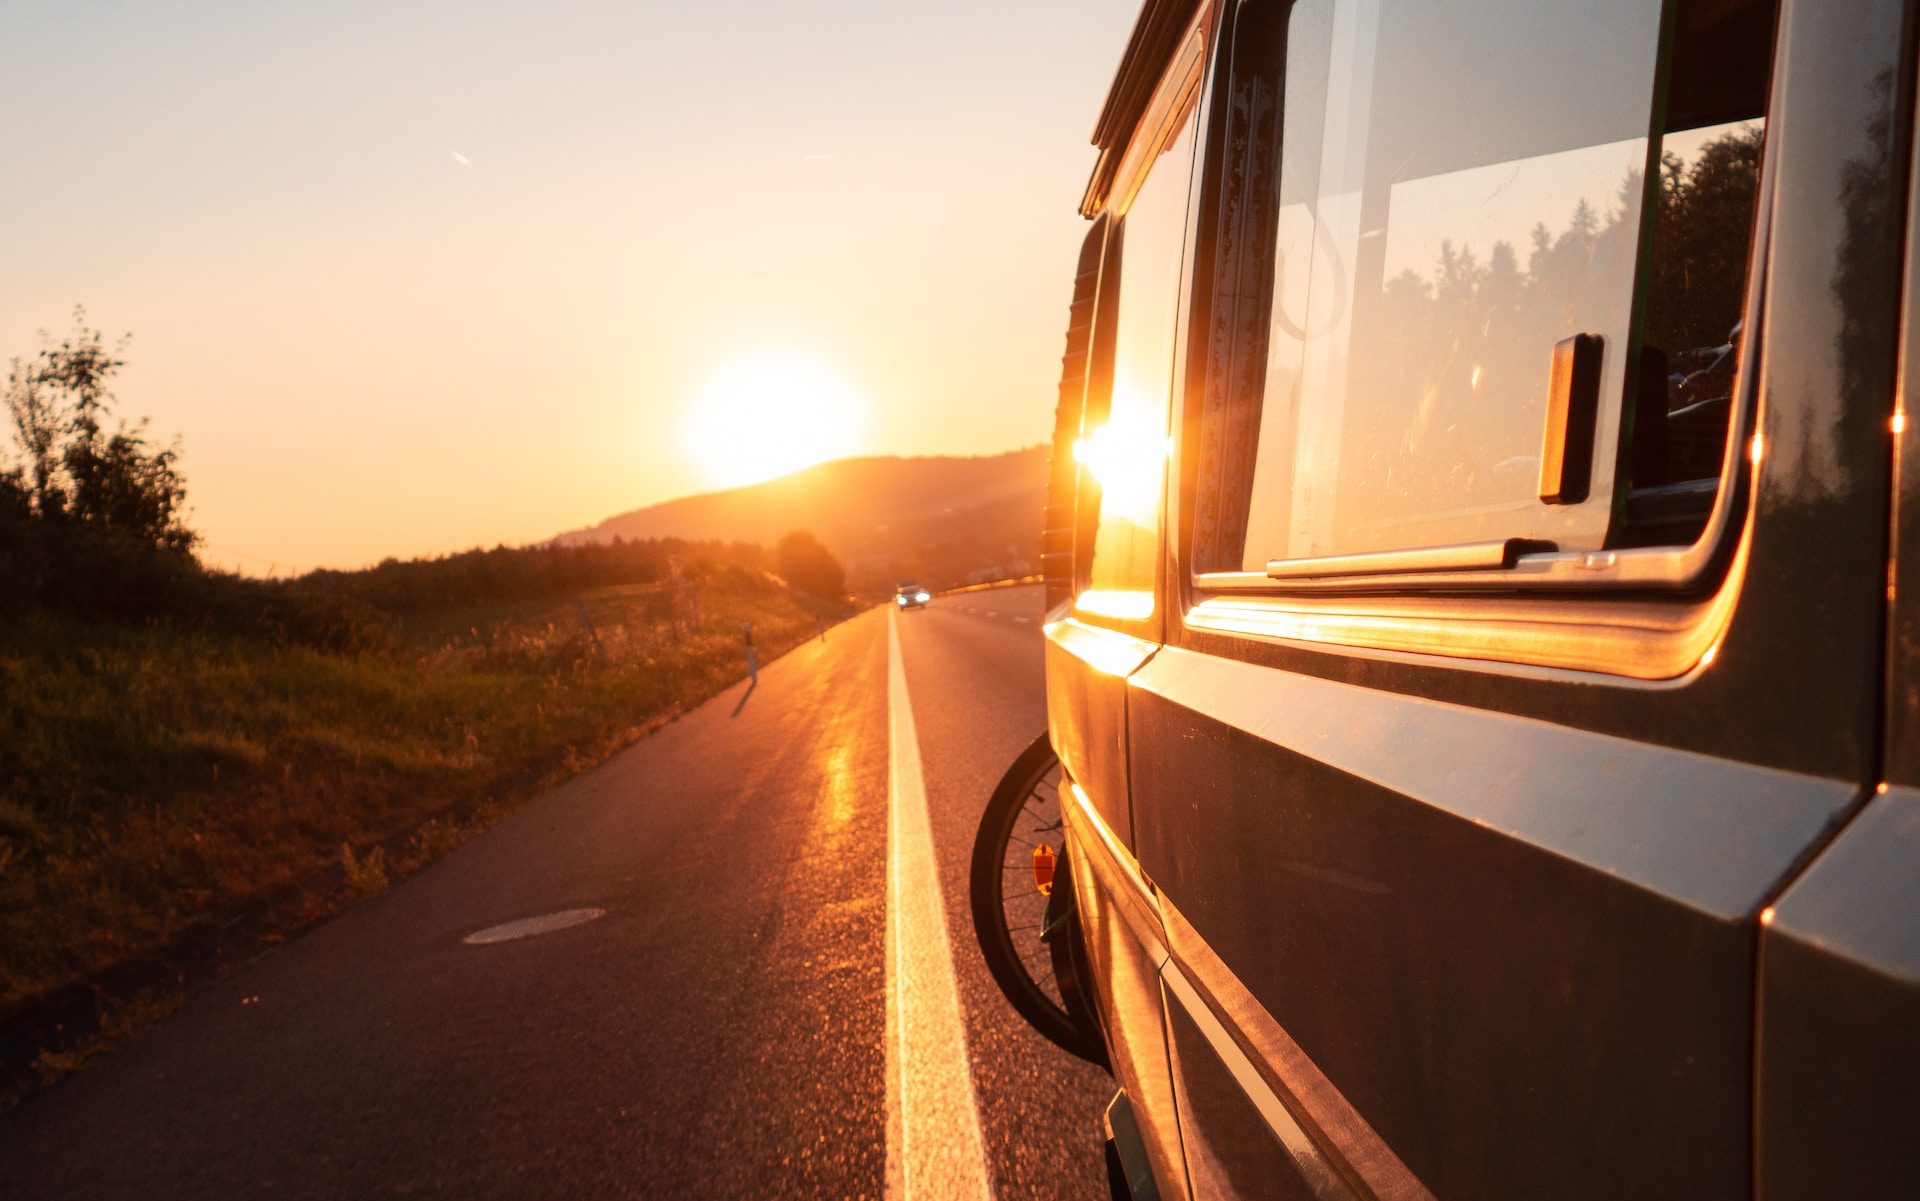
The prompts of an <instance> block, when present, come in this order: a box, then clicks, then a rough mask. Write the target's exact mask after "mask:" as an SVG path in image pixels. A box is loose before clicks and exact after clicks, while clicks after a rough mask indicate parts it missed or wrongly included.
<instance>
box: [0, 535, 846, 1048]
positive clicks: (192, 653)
mask: <svg viewBox="0 0 1920 1201" xmlns="http://www.w3.org/2000/svg"><path fill="white" fill-rule="evenodd" d="M698 592H699V597H700V602H699V603H700V606H701V609H702V612H701V614H700V624H699V626H698V627H697V628H692V627H690V626H689V624H688V623H687V622H686V621H685V620H683V621H682V622H681V623H679V626H678V628H676V626H675V624H674V623H673V622H672V621H671V620H670V619H669V618H668V617H667V616H666V615H667V614H668V613H669V612H670V610H671V606H670V605H668V604H667V597H666V594H665V592H664V591H663V586H662V585H658V584H638V585H626V586H613V587H604V588H598V589H594V590H592V591H590V592H587V593H583V594H580V595H578V596H573V597H562V598H553V599H548V600H543V601H527V602H518V603H512V602H504V601H503V602H495V603H490V604H485V605H474V606H468V607H464V608H455V609H445V610H439V611H434V612H429V613H422V614H415V615H411V616H409V617H407V618H405V619H403V620H401V621H399V622H398V623H397V628H398V631H399V632H398V635H397V637H396V639H394V640H393V643H392V644H391V645H388V646H385V647H383V648H380V649H375V650H362V651H357V652H350V653H349V652H341V651H329V650H324V649H317V648H315V647H312V646H302V645H296V644H289V643H286V642H283V641H277V640H273V639H269V638H265V637H260V636H255V635H251V634H233V633H221V632H215V631H210V630H195V629H186V628H181V627H179V626H177V625H170V624H167V623H163V622H155V623H149V624H145V625H126V624H112V623H105V622H99V621H84V620H80V619H77V618H74V617H70V616H60V615H58V614H54V613H47V612H40V613H35V614H30V615H28V616H27V617H25V618H24V619H23V620H21V621H19V622H14V623H7V624H3V625H0V1014H5V1013H9V1012H13V1013H18V1012H20V1011H22V1010H23V1008H24V1007H27V1006H30V1005H31V1003H32V1002H33V1001H34V999H35V998H38V997H45V996H47V995H49V994H51V993H52V992H54V991H55V990H59V989H62V988H70V987H71V986H73V985H75V984H84V983H86V982H88V981H92V980H98V979H99V978H101V977H102V975H103V974H104V973H108V972H110V971H111V970H112V969H114V968H115V967H116V965H121V964H125V963H127V962H129V961H131V960H135V959H138V958H139V957H141V956H143V955H150V954H152V953H153V952H154V950H155V949H156V948H161V947H165V946H166V945H168V944H169V943H170V942H172V941H174V940H177V939H178V938H180V937H181V936H182V935H183V934H184V933H186V932H189V931H192V930H194V929H196V928H204V927H206V926H207V925H208V924H209V923H212V924H216V925H217V924H219V923H222V922H227V921H230V920H237V916H236V915H240V914H244V913H246V912H248V911H249V910H250V909H257V908H258V907H259V906H260V905H262V904H263V903H266V901H265V899H266V898H273V901H272V903H273V904H275V905H278V906H280V907H282V908H285V907H287V906H290V905H291V906H293V907H295V908H297V909H299V910H300V914H299V917H300V919H301V920H302V921H311V920H317V919H318V918H319V917H322V916H325V915H326V913H328V912H331V911H332V910H334V909H336V908H338V907H339V906H340V905H343V904H350V903H352V902H353V901H355V900H358V899H362V898H365V897H369V896H373V895H376V894H378V893H379V892H381V891H383V890H384V889H385V888H387V887H388V886H389V884H390V883H391V881H393V880H394V879H397V878H399V877H400V876H402V875H404V874H405V873H406V872H408V871H411V870H413V869H415V868H417V867H419V866H420V865H421V864H423V863H425V862H427V861H429V860H431V859H432V858H435V857H436V856H438V855H440V854H444V853H445V852H446V851H448V850H450V849H451V848H452V847H454V846H456V845H458V844H459V843H460V842H461V841H462V840H463V839H465V838H467V837H469V836H471V835H472V834H473V833H475V832H477V831H479V830H482V829H484V828H486V826H488V825H490V824H491V823H492V822H493V821H494V820H497V818H498V817H499V816H501V815H502V814H504V813H505V812H507V811H509V810H510V808H511V807H512V806H513V805H514V804H515V803H516V802H518V801H521V800H524V799H525V798H527V797H528V796H530V795H532V794H533V793H535V792H536V791H538V790H539V789H541V788H542V787H544V786H546V785H549V784H551V783H553V782H555V781H557V780H559V779H562V778H564V777H566V776H569V775H572V774H574V773H576V772H578V771H580V770H582V769H583V768H585V767H587V766H590V765H592V764H593V763H596V762H598V761H599V760H601V759H603V758H604V757H606V756H607V755H608V754H610V753H611V752H613V751H615V750H617V749H619V748H621V747H623V746H625V745H627V744H628V743H631V742H632V741H634V740H635V739H636V738H638V737H640V736H641V735H642V734H644V733H645V732H647V731H648V730H649V729H651V728H653V727H654V726H656V725H657V724H659V723H660V722H661V721H664V720H666V719H668V718H669V717H671V716H672V715H674V714H676V713H679V712H681V711H683V710H685V709H687V708H689V707H691V706H693V705H695V704H697V703H699V702H700V701H702V700H704V699H706V698H707V697H710V696H712V695H713V694H714V693H716V692H718V691H719V690H720V689H721V688H723V687H725V686H726V685H727V684H729V683H731V682H733V681H735V680H737V679H739V678H741V677H742V676H743V675H744V674H745V663H744V658H743V653H742V639H741V629H740V627H741V624H742V623H743V622H749V621H750V622H752V623H753V627H754V636H755V642H756V644H757V645H758V646H759V648H760V653H761V657H762V661H763V662H764V661H766V660H768V659H771V658H772V657H774V656H775V655H777V654H779V653H782V652H784V651H785V650H787V649H789V648H790V647H792V646H793V645H795V644H796V643H798V642H800V641H802V640H803V639H805V638H807V637H811V636H812V635H813V634H814V632H815V629H816V618H817V616H819V613H818V612H817V610H815V609H810V608H808V607H807V606H805V605H803V604H802V603H801V602H799V601H798V600H796V599H795V598H794V597H793V596H792V595H791V594H789V592H788V591H787V590H786V589H785V588H784V587H782V586H781V585H780V584H779V583H778V582H777V581H774V580H772V579H770V578H769V577H767V576H765V575H764V574H761V573H758V572H755V571H750V570H747V569H745V568H741V567H727V568H720V569H717V570H715V571H713V572H711V573H710V574H707V575H706V576H705V578H704V579H703V580H702V581H701V583H700V585H699V590H698ZM583 611H584V613H585V615H586V619H587V621H586V622H583V621H582V617H581V615H582V612H583ZM588 622H590V623H591V624H592V627H593V633H592V634H591V635H590V634H589V633H588V630H587V623H588ZM402 836H403V837H402ZM323 880H324V881H328V883H327V885H326V886H324V887H322V886H321V885H319V884H317V883H315V882H316V881H323ZM165 1005H166V1002H165V1000H164V998H156V997H153V996H149V995H145V994H139V995H133V996H129V997H124V998H119V999H118V1001H117V1002H116V1003H115V1005H113V1006H110V1007H105V1008H103V1009H102V1010H101V1017H100V1019H99V1022H98V1026H99V1029H98V1030H97V1031H96V1032H94V1033H93V1034H91V1035H90V1036H89V1037H90V1038H92V1039H93V1040H95V1041H90V1042H84V1043H76V1044H75V1047H76V1049H74V1050H72V1051H66V1050H59V1051H46V1052H43V1053H42V1055H41V1056H40V1061H39V1064H38V1066H39V1068H40V1072H41V1075H42V1076H43V1077H46V1076H48V1075H50V1074H51V1075H57V1074H58V1071H59V1069H60V1064H61V1063H62V1062H66V1061H69V1060H70V1061H72V1062H76V1063H77V1062H84V1060H85V1059H86V1058H87V1057H89V1056H91V1055H92V1054H94V1053H96V1052H97V1050H98V1046H97V1045H96V1042H97V1040H98V1039H99V1038H101V1037H108V1038H109V1039H111V1038H113V1037H118V1036H119V1035H120V1034H123V1033H124V1029H125V1028H130V1026H129V1023H130V1022H131V1023H133V1024H137V1019H138V1017H139V1015H140V1014H145V1013H159V1012H164V1009H165ZM128 1014H131V1015H133V1016H132V1017H131V1018H130V1017H127V1016H126V1015H128ZM62 1056H65V1057H66V1059H65V1060H63V1059H62V1058H61V1057H62ZM50 1064H51V1065H52V1066H51V1068H50V1067H49V1065H50Z"/></svg>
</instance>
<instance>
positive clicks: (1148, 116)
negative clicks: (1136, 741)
mask: <svg viewBox="0 0 1920 1201" xmlns="http://www.w3.org/2000/svg"><path fill="white" fill-rule="evenodd" d="M1210 20H1211V13H1210V10H1207V9H1205V8H1204V7H1203V8H1202V9H1201V11H1200V12H1199V13H1198V14H1197V15H1194V16H1193V17H1192V18H1191V20H1190V21H1189V22H1187V23H1185V24H1183V25H1181V26H1176V27H1174V28H1173V29H1171V30H1169V31H1168V32H1169V33H1171V34H1172V35H1173V36H1172V37H1170V38H1168V39H1165V40H1164V44H1158V45H1157V46H1156V44H1155V42H1154V41H1153V39H1151V38H1148V39H1146V40H1144V41H1136V43H1135V47H1134V49H1133V52H1132V53H1130V55H1129V62H1128V64H1126V65H1124V66H1123V68H1122V75H1123V78H1124V77H1126V76H1127V75H1128V74H1129V72H1144V76H1145V78H1144V87H1145V88H1146V89H1150V91H1148V92H1147V95H1148V99H1147V100H1146V102H1145V104H1144V106H1143V107H1142V109H1141V111H1140V115H1139V117H1138V119H1137V120H1136V121H1135V122H1133V123H1132V124H1131V125H1130V126H1129V127H1128V129H1127V130H1123V131H1122V133H1121V136H1120V137H1119V138H1118V139H1117V140H1116V141H1115V143H1114V145H1113V147H1112V148H1111V152H1110V157H1109V159H1108V160H1107V161H1106V164H1105V167H1104V168H1103V170H1104V173H1105V175H1106V177H1107V182H1108V184H1109V187H1108V188H1107V189H1105V192H1106V194H1105V195H1104V196H1102V197H1100V198H1099V200H1098V204H1097V210H1096V212H1095V213H1093V214H1091V215H1096V216H1098V217H1099V219H1100V222H1101V224H1102V225H1103V227H1104V228H1105V229H1106V231H1107V232H1106V248H1105V253H1104V254H1103V256H1102V259H1101V269H1100V280H1099V288H1098V298H1097V300H1096V304H1095V316H1094V339H1093V348H1092V354H1091V355H1090V360H1089V362H1090V367H1089V384H1088V390H1087V404H1086V413H1085V417H1084V418H1083V421H1082V425H1081V429H1080V432H1079V437H1078V438H1077V440H1076V442H1075V446H1074V457H1075V458H1076V459H1077V460H1078V462H1079V464H1080V486H1079V489H1078V497H1077V506H1078V513H1077V521H1076V526H1077V536H1076V540H1075V541H1076V556H1075V557H1076V563H1075V580H1074V585H1075V586H1074V589H1073V597H1072V601H1071V605H1070V606H1069V607H1068V608H1067V609H1066V610H1065V611H1064V612H1057V613H1055V614H1053V615H1052V616H1051V619H1050V620H1049V621H1048V622H1047V625H1046V628H1045V634H1046V646H1047V650H1046V656H1047V718H1048V724H1049V729H1050V731H1051V733H1052V736H1053V740H1054V746H1055V749H1056V750H1057V751H1058V752H1059V755H1060V759H1061V763H1062V765H1063V766H1064V767H1065V769H1066V772H1067V775H1068V776H1069V777H1070V780H1071V785H1070V787H1069V788H1068V789H1067V790H1066V794H1065V795H1063V797H1062V811H1063V814H1064V816H1065V819H1066V821H1067V823H1068V830H1069V834H1070V836H1071V838H1070V843H1071V845H1072V846H1073V847H1074V848H1075V850H1076V855H1075V859H1074V862H1073V871H1072V880H1073V884H1074V888H1075V897H1076V900H1077V902H1078V909H1079V914H1080V926H1081V931H1082V934H1083V935H1084V937H1085V942H1086V946H1087V951H1088V955H1089V957H1090V958H1091V959H1092V961H1093V964H1094V971H1093V973H1092V976H1093V978H1094V981H1095V984H1096V997H1095V1001H1096V1004H1097V1005H1098V1007H1099V1009H1100V1011H1101V1016H1102V1019H1103V1021H1102V1025H1103V1027H1104V1029H1105V1032H1106V1035H1107V1041H1108V1057H1109V1060H1110V1061H1111V1063H1112V1065H1113V1068H1114V1074H1115V1076H1116V1077H1117V1078H1118V1079H1119V1082H1120V1084H1121V1087H1122V1088H1123V1089H1125V1090H1126V1093H1127V1095H1128V1097H1129V1098H1131V1103H1132V1104H1131V1108H1132V1111H1133V1113H1134V1114H1135V1116H1136V1118H1137V1120H1138V1123H1139V1126H1140V1128H1141V1132H1142V1135H1143V1138H1144V1141H1145V1142H1146V1145H1147V1151H1148V1154H1149V1155H1150V1157H1151V1158H1152V1160H1153V1166H1154V1170H1155V1172H1156V1174H1158V1175H1159V1177H1160V1179H1162V1180H1164V1181H1175V1180H1179V1179H1180V1176H1181V1171H1182V1169H1181V1154H1180V1143H1179V1130H1178V1127H1177V1124H1176V1121H1175V1117H1174V1109H1173V1095H1172V1086H1171V1082H1170V1080H1169V1077H1168V1071H1167V1059H1166V1043H1165V1037H1164V1034H1163V1031H1162V1020H1163V1018H1162V1011H1161V1004H1160V983H1159V968H1160V964H1161V962H1162V961H1163V960H1164V959H1165V957H1166V951H1165V938H1164V931H1163V929H1162V926H1161V922H1160V917H1159V913H1158V910H1157V908H1156V906H1155V905H1154V902H1153V899H1152V896H1151V892H1150V890H1149V889H1148V887H1147V885H1146V883H1145V881H1144V880H1143V879H1142V878H1141V877H1140V873H1139V870H1138V865H1137V862H1136V859H1135V855H1134V850H1133V845H1134V829H1133V821H1132V811H1131V803H1130V798H1129V791H1128V778H1127V714H1126V679H1127V677H1128V676H1129V675H1130V674H1132V673H1133V672H1134V671H1136V670H1137V669H1138V668H1139V667H1140V665H1141V664H1142V663H1144V662H1146V661H1147V660H1148V659H1149V658H1150V657H1151V656H1152V655H1153V654H1154V652H1155V651H1156V650H1157V649H1158V648H1159V646H1160V641H1161V634H1162V631H1163V629H1164V623H1165V614H1164V612H1163V606H1162V605H1161V604H1160V602H1159V599H1158V596H1157V588H1158V586H1159V583H1160V578H1161V572H1160V559H1161V556H1162V553H1163V541H1162V533H1161V509H1162V496H1163V490H1164V484H1165V477H1166V471H1167V458H1168V444H1169V431H1170V426H1171V422H1172V415H1171V413H1172V383H1173V378H1174V372H1175V363H1176V360H1177V358H1178V355H1179V352H1180V341H1181V339H1180V337H1179V324H1180V314H1181V311H1182V308H1183V305H1184V303H1185V292H1186V289H1185V287H1184V285H1183V280H1184V268H1185V266H1186V252H1187V234H1188V229H1189V220H1188V219H1189V214H1190V210H1191V208H1192V199H1193V188H1192V177H1193V171H1194V165H1195V159H1196V155H1195V141H1196V129H1197V127H1198V125H1199V119H1198V117H1197V114H1196V108H1197V106H1198V101H1199V95H1200V84H1201V77H1202V75H1203V73H1204V71H1205V67H1206V60H1207V54H1206V51H1207V45H1208V36H1207V34H1208V29H1209V23H1210Z"/></svg>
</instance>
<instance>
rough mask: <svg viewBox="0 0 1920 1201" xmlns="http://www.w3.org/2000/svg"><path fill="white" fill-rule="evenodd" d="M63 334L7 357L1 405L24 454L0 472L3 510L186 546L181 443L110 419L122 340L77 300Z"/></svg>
mask: <svg viewBox="0 0 1920 1201" xmlns="http://www.w3.org/2000/svg"><path fill="white" fill-rule="evenodd" d="M73 319H74V330H73V332H72V333H71V334H69V335H68V336H67V337H66V338H65V339H64V340H61V341H55V340H54V339H53V338H52V337H51V336H49V335H47V334H46V333H44V332H43V333H42V334H41V347H40V352H39V354H37V355H35V356H34V357H33V358H32V359H30V360H23V359H18V358H16V359H14V360H13V362H12V366H11V369H10V370H9V372H8V373H7V383H6V402H7V412H8V413H9V415H10V416H11V417H12V418H13V432H14V442H15V447H16V452H17V454H18V455H19V456H20V457H21V458H22V459H24V462H23V463H21V464H18V465H15V466H13V467H10V468H8V469H7V470H5V471H0V516H11V517H13V518H15V519H26V520H38V521H40V522H42V523H44V524H45V525H46V526H49V527H62V526H70V527H76V528H79V529H85V530H90V531H95V532H101V533H106V534H110V535H112V536H115V537H118V538H122V539H124V540H126V541H129V542H132V543H137V544H141V545H145V546H149V547H153V548H155V549H158V550H165V551H177V552H181V553H185V552H188V551H190V550H192V548H193V544H194V542H195V535H194V533H193V531H191V530H189V529H188V528H187V527H186V525H185V521H184V519H185V516H186V500H187V488H186V481H185V480H184V479H183V478H182V477H181V475H180V472H179V470H178V468H177V466H176V464H177V463H178V462H179V457H180V450H179V446H178V444H177V443H176V444H173V445H168V446H154V445H152V444H151V443H150V442H149V441H148V439H147V433H146V430H147V423H146V422H145V421H144V420H142V421H140V422H138V423H136V424H134V425H128V424H127V423H126V422H125V421H120V422H117V423H113V427H112V429H111V431H109V428H108V427H109V423H110V422H112V418H113V394H112V393H111V392H110V391H109V390H108V384H109V383H110V382H111V381H112V379H113V377H114V375H115V374H116V373H117V372H118V371H119V370H120V368H121V367H122V366H124V365H125V360H123V359H121V358H120V357H118V356H119V354H120V353H121V351H122V350H123V349H124V347H125V345H126V343H125V341H124V340H123V341H122V342H121V344H120V345H119V346H116V347H114V348H113V349H112V350H108V349H107V346H106V342H105V340H104V339H103V338H102V336H101V334H100V331H99V330H97V329H92V328H90V327H88V325H87V323H86V311H85V310H84V309H81V308H75V309H74V312H73Z"/></svg>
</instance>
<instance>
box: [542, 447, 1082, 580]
mask: <svg viewBox="0 0 1920 1201" xmlns="http://www.w3.org/2000/svg"><path fill="white" fill-rule="evenodd" d="M1047 454H1048V451H1047V447H1046V445H1045V444H1039V445H1034V446H1028V447H1022V448H1019V449H1016V450H1009V451H1002V452H1000V453H998V454H984V455H937V454H936V455H855V456H849V457H848V458H844V459H833V460H829V461H828V462H825V463H816V464H814V465H813V466H811V467H805V468H802V469H801V470H799V471H796V472H792V473H790V474H788V475H784V476H779V477H776V478H774V479H771V480H763V481H761V482H759V483H755V484H745V485H741V486H739V487H735V488H724V489H719V490H717V491H713V492H701V493H695V494H694V495H691V496H682V497H676V498H675V499H672V500H667V501H662V502H660V503H658V504H653V505H647V506H644V507H642V508H638V509H631V510H628V511H627V512H624V513H618V514H615V515H614V516H612V517H608V518H607V519H605V520H604V521H601V522H599V523H597V524H595V525H592V526H587V527H584V528H581V529H576V530H569V531H567V532H565V533H562V534H559V535H557V536H556V537H555V538H554V539H553V541H555V542H559V543H563V544H571V543H580V542H606V541H611V540H612V539H614V538H616V537H621V538H627V539H634V538H664V537H675V538H687V539H691V540H700V541H704V540H709V539H712V540H719V541H728V542H753V543H759V544H761V545H764V546H771V545H772V544H773V543H774V542H776V541H778V539H779V538H780V537H781V535H783V534H785V533H787V532H789V531H791V530H796V529H804V530H810V531H811V532H812V533H813V534H814V535H815V536H816V537H818V538H819V539H820V540H821V541H822V542H823V543H825V544H826V546H827V547H828V549H830V550H832V551H833V552H834V554H835V555H837V556H839V557H840V559H841V560H842V561H843V562H844V563H845V564H846V566H847V579H848V584H849V586H850V587H852V588H854V589H855V590H856V591H876V590H879V589H883V588H886V587H889V586H891V584H892V582H893V581H895V580H897V579H907V578H915V579H920V580H922V581H924V582H926V583H929V584H933V585H935V586H945V585H950V584H958V583H966V582H969V581H972V580H975V579H981V578H994V577H996V576H1001V575H1023V574H1026V573H1028V572H1030V571H1032V570H1033V564H1035V563H1038V562H1039V557H1040V548H1039V543H1040V517H1041V507H1042V505H1043V504H1044V502H1045V496H1046V479H1047Z"/></svg>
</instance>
